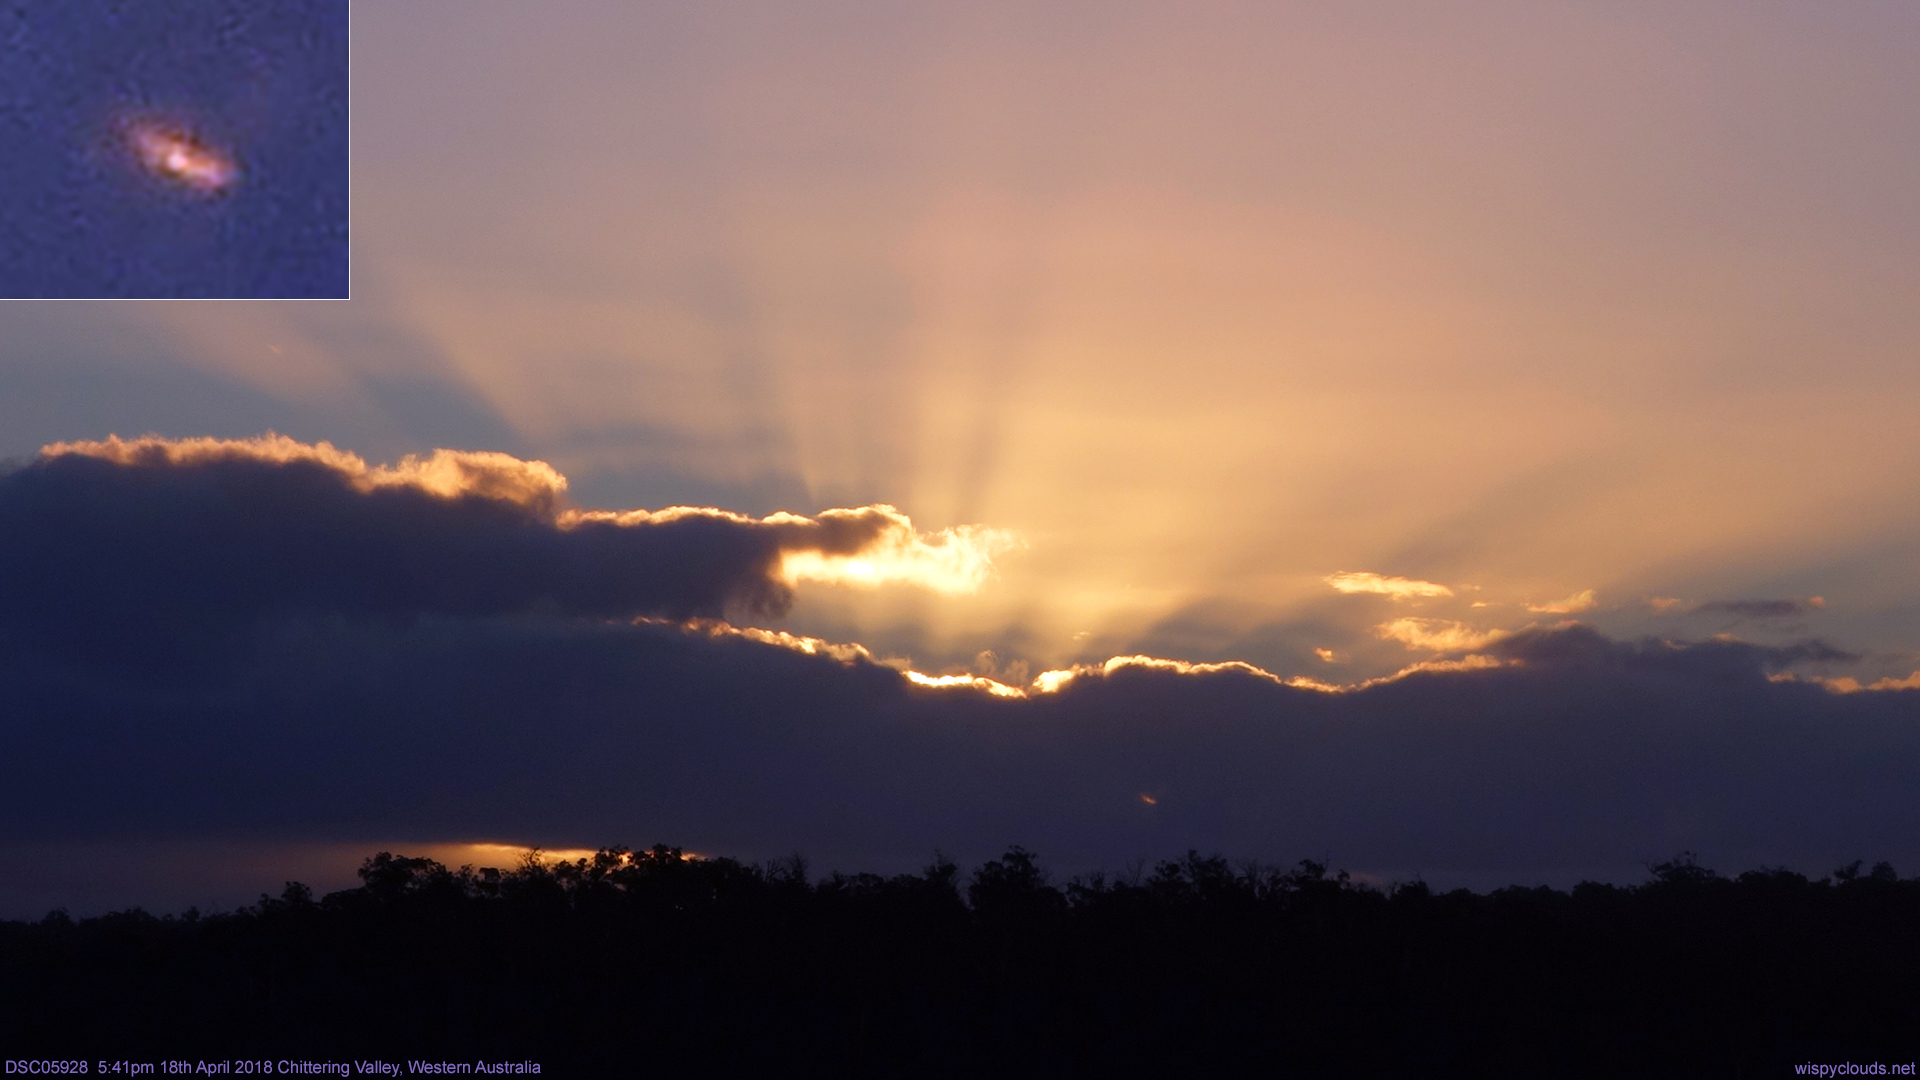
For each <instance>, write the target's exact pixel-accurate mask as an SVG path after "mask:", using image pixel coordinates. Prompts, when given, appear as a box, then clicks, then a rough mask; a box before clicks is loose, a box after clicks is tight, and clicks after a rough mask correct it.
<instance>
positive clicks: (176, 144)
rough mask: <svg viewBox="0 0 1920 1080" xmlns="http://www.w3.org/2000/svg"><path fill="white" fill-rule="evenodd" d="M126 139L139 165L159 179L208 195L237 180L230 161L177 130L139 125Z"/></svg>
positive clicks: (234, 169) (148, 124) (211, 148)
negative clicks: (130, 142) (137, 157)
mask: <svg viewBox="0 0 1920 1080" xmlns="http://www.w3.org/2000/svg"><path fill="white" fill-rule="evenodd" d="M130 136H131V138H132V141H133V148H134V152H135V153H136V154H138V155H139V158H140V164H141V165H143V166H145V167H146V169H147V170H148V171H149V172H151V173H153V174H155V175H157V176H159V177H161V178H163V179H166V180H171V181H173V182H174V183H177V184H180V185H183V186H185V187H188V188H191V189H193V190H195V191H199V192H203V193H207V194H212V193H214V192H219V191H223V190H225V189H227V188H228V187H231V186H232V185H233V183H234V181H235V180H237V179H238V178H239V175H240V170H239V168H238V167H237V166H236V165H234V163H233V159H232V158H230V157H228V156H227V155H226V154H223V153H221V152H220V151H219V150H217V149H215V148H214V147H212V146H209V145H207V144H206V143H205V142H203V141H201V140H199V139H196V138H194V137H193V136H192V135H189V134H187V133H186V132H184V131H182V130H180V129H179V128H175V127H169V126H165V125H161V124H154V123H144V122H143V123H137V124H134V125H133V126H132V128H131V131H130Z"/></svg>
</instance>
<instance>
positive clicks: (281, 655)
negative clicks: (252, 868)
mask: <svg viewBox="0 0 1920 1080" xmlns="http://www.w3.org/2000/svg"><path fill="white" fill-rule="evenodd" d="M336 455H338V452H337V451H332V450H331V449H330V448H324V447H319V446H306V447H303V446H301V445H300V444H290V443H286V442H274V441H271V440H266V441H260V442H257V443H247V444H210V443H209V444H204V445H198V444H196V445H194V446H183V445H181V444H164V445H163V444H158V443H155V444H151V445H149V446H147V447H146V448H144V449H143V448H140V447H137V446H135V445H134V444H126V443H123V444H120V445H119V448H117V449H115V448H113V446H112V444H99V446H98V447H95V448H91V449H87V450H62V451H59V452H49V453H47V454H46V455H43V456H42V457H41V458H40V459H38V460H36V461H34V462H32V463H30V464H28V465H27V466H25V467H23V468H21V469H19V470H17V471H15V472H12V473H9V474H7V475H5V476H4V477H0V567H3V568H4V571H5V572H4V573H3V574H0V591H4V594H5V595H4V597H0V700H4V701H5V702H6V703H7V708H6V709H5V710H4V711H0V820H5V821H6V822H8V825H9V829H10V833H11V835H12V836H13V837H15V838H16V839H17V840H18V839H30V840H32V841H33V842H35V843H42V844H56V843H68V842H71V843H76V844H79V843H103V842H109V841H111V842H116V843H123V844H131V845H140V844H147V843H155V844H159V843H209V844H211V843H228V842H232V843H241V842H265V843H276V844H277V843H282V842H284V843H290V844H291V843H320V842H325V843H345V842H350V841H355V840H365V841H367V842H376V841H377V842H380V843H388V842H391V841H394V840H396V839H405V838H413V839H415V840H418V841H420V842H422V843H428V842H432V843H446V844H455V843H475V842H494V843H505V842H514V843H541V844H544V845H545V846H548V847H554V848H565V847H590V846H594V845H597V844H601V843H609V842H638V843H648V842H652V841H653V840H669V841H671V842H675V843H680V844H683V845H686V846H688V847H691V848H693V849H696V850H702V851H715V852H725V853H732V854H738V855H741V856H744V857H750V858H753V857H762V856H771V855H777V854H781V853H785V852H790V851H793V850H796V849H798V850H803V851H806V852H808V853H810V854H812V855H814V856H815V857H816V858H817V859H818V860H819V862H820V864H821V865H827V866H842V867H849V868H854V867H857V868H873V867H880V868H885V867H886V866H889V865H893V866H910V865H916V864H917V863H918V861H920V860H923V859H924V858H925V856H926V853H927V852H928V851H929V850H930V849H932V848H934V847H940V848H942V849H944V850H946V851H948V852H950V853H952V854H953V855H955V856H956V857H957V858H961V859H963V860H965V859H978V858H981V857H985V856H987V855H991V854H993V853H994V852H996V851H997V850H999V849H1000V848H1001V846H1003V845H1005V844H1007V843H1010V842H1019V843H1024V844H1028V845H1030V846H1032V847H1034V848H1036V849H1038V850H1040V851H1042V852H1044V853H1046V854H1047V856H1048V857H1049V859H1050V861H1053V862H1054V863H1055V864H1056V865H1060V866H1063V867H1075V866H1079V867H1092V866H1094V865H1099V864H1102V863H1104V864H1106V865H1107V866H1110V867H1112V866H1118V865H1121V864H1123V863H1124V862H1126V861H1127V860H1129V859H1135V858H1139V857H1141V856H1143V855H1152V854H1156V853H1162V852H1168V851H1180V850H1185V849H1187V848H1189V847H1192V848H1198V849H1202V850H1209V851H1214V850H1217V851H1224V852H1228V853H1231V854H1234V855H1236V856H1240V857H1249V858H1262V859H1276V860H1279V859H1289V860H1290V859H1293V858H1298V857H1299V856H1300V855H1301V854H1302V853H1313V854H1323V855H1330V856H1332V857H1336V858H1338V859H1339V860H1340V861H1341V862H1342V863H1343V864H1344V865H1349V866H1351V867H1354V868H1357V869H1365V870H1370V871H1373V872H1378V873H1382V874H1405V873H1412V872H1414V871H1416V870H1417V871H1420V872H1423V873H1426V874H1429V875H1435V876H1437V875H1440V874H1443V873H1446V872H1458V873H1466V872H1482V871H1484V872H1497V873H1501V874H1534V873H1545V872H1548V871H1549V870H1551V869H1552V868H1563V869H1565V868H1573V869H1572V870H1569V871H1568V872H1575V871H1577V872H1579V873H1596V874H1604V873H1608V872H1617V873H1619V874H1623V875H1631V874H1633V873H1636V872H1637V868H1638V866H1639V865H1640V863H1641V861H1642V860H1645V859H1649V858H1657V857H1665V856H1667V855H1670V854H1671V853H1672V852H1673V851H1676V850H1682V849H1686V850H1694V851H1699V852H1701V853H1702V855H1703V856H1704V857H1706V858H1709V859H1711V860H1713V861H1714V862H1716V863H1720V864H1723V865H1735V866H1738V865H1758V864H1761V863H1767V864H1780V863H1788V864H1795V865H1801V866H1805V867H1808V868H1811V869H1815V870H1817V869H1820V868H1822V867H1823V866H1830V865H1833V864H1834V863H1835V862H1836V861H1842V860H1845V859H1850V858H1857V857H1865V856H1872V857H1874V858H1887V859H1892V860H1895V861H1901V860H1905V861H1908V862H1911V861H1912V860H1913V859H1915V858H1920V840H1916V839H1915V837H1914V836H1913V834H1912V830H1911V829H1908V828H1906V827H1905V823H1906V822H1909V821H1911V820H1913V818H1914V816H1915V815H1916V814H1920V785H1916V784H1915V783H1914V781H1913V777H1914V776H1915V775H1920V694H1916V693H1914V692H1912V691H1911V690H1906V689H1894V688H1893V687H1894V686H1895V685H1902V684H1892V683H1889V684H1885V685H1886V686H1887V687H1888V688H1887V689H1880V690H1875V689H1872V688H1868V689H1858V690H1856V691H1855V692H1852V693H1835V692H1833V691H1832V689H1830V688H1829V686H1828V685H1825V684H1821V683H1815V682H1812V681H1805V680H1803V679H1802V678H1800V677H1798V676H1797V675H1796V668H1799V667H1801V666H1803V665H1808V664H1815V665H1832V664H1840V663H1845V662H1847V661H1849V660H1851V659H1853V657H1852V656H1851V654H1848V653H1846V652H1844V651H1842V650H1839V649H1836V648H1834V647H1832V646H1830V645H1827V644H1824V643H1822V642H1818V641H1808V642H1801V643H1798V644H1794V645H1788V646H1773V647H1767V646H1759V645H1753V644H1749V643H1744V642H1739V641H1734V640H1713V641H1706V642H1697V643H1687V642H1666V641H1642V642H1625V641H1619V640H1615V639H1611V638H1608V637H1605V636H1603V635H1601V634H1600V633H1598V632H1597V631H1595V630H1593V629H1591V628H1589V627H1585V626H1580V625H1576V624H1567V625H1562V626H1559V627H1552V628H1539V627H1535V628H1528V629H1525V630H1520V631H1515V632H1512V633H1506V634H1499V633H1497V632H1495V631H1481V630H1477V629H1475V628H1472V627H1470V626H1467V625H1465V624H1461V623H1454V622H1449V621H1446V620H1431V619H1429V620H1420V619H1407V620H1396V621H1395V622H1390V623H1387V624H1384V625H1383V628H1382V629H1383V630H1384V631H1387V633H1386V634H1385V636H1389V637H1393V638H1395V639H1397V640H1402V641H1403V642H1405V643H1407V644H1409V645H1411V646H1416V647H1419V648H1426V649H1432V650H1435V651H1436V652H1437V653H1441V654H1442V655H1440V656H1436V657H1435V658H1434V659H1432V660H1429V661H1427V662H1424V663H1416V664H1413V665H1410V666H1409V667H1407V668H1405V669H1403V670H1402V671H1401V672H1399V673H1397V674H1395V675H1394V676H1392V677H1389V678H1385V679H1378V680H1371V681H1368V682H1363V683H1358V684H1354V685H1346V686H1341V685H1334V684H1330V683H1326V682H1321V681H1318V680H1314V679H1311V678H1307V677H1304V676H1300V675H1294V674H1290V673H1288V672H1285V671H1280V672H1275V671H1269V670H1265V669H1263V668H1260V667H1256V666H1254V665H1251V664H1245V663H1238V662H1222V663H1190V662H1185V661H1181V660H1178V659H1170V658H1165V657H1156V656H1145V655H1139V656H1120V657H1114V658H1112V659H1110V660H1107V661H1105V662H1102V663H1093V664H1084V665H1079V666H1075V667H1072V668H1068V669H1061V670H1057V671H1051V672H1045V673H1042V674H1041V675H1039V676H1037V677H1035V678H1034V679H1033V680H1031V681H1030V682H1028V683H1026V684H1025V685H1016V684H1015V683H1013V682H1008V681H1005V680H1006V679H1008V678H1012V677H1013V676H1008V675H1005V674H1004V672H1003V673H1002V674H1001V676H999V677H989V676H987V675H979V674H958V673H948V674H926V673H919V672H914V671H911V670H905V669H904V665H901V664H899V663H898V662H897V661H892V660H883V659H880V658H876V656H875V655H874V654H873V653H871V652H870V651H869V650H867V649H865V648H863V647H861V646H860V645H858V644H856V643H852V642H830V641H826V640H822V639H819V638H813V637H806V636H802V635H797V634H792V633H789V632H786V631H782V630H779V629H777V628H768V627H756V626H742V625H736V624H735V623H733V622H726V621H720V620H718V619H715V618H711V617H699V613H700V612H702V611H710V610H713V609H716V608H719V607H724V606H727V605H728V604H737V602H738V601H739V599H740V597H741V596H742V595H745V596H746V597H749V598H751V597H754V596H767V595H772V596H778V595H779V593H778V592H777V590H779V589H781V588H784V587H785V585H784V583H783V582H782V581H781V580H780V578H779V572H780V558H781V557H782V555H783V553H784V552H786V551H790V550H796V549H797V550H813V551H823V552H833V553H845V554H853V553H857V552H858V551H859V550H860V548H861V545H863V544H868V543H872V542H874V538H875V537H879V536H884V535H886V534H887V532H888V530H890V529H893V528H896V527H897V526H898V521H897V519H896V517H895V516H894V515H895V513H896V512H893V511H888V510H885V509H883V508H872V507H870V508H866V509H865V510H861V511H849V512H847V513H845V514H842V515H834V516H828V515H821V516H820V517H817V518H795V517H792V516H790V515H785V516H783V515H776V516H775V517H774V518H767V519H750V518H744V517H740V516H737V515H730V514H726V513H724V512H721V511H713V510H705V511H697V510H675V511H665V512H660V513H647V514H644V515H612V516H608V515H600V514H592V513H580V512H575V511H572V510H569V509H568V508H566V507H565V506H563V505H562V498H561V495H562V493H563V491H564V487H563V486H562V484H561V482H559V481H558V480H557V477H556V476H554V475H550V474H549V473H543V472H542V471H540V469H539V468H536V467H534V466H536V465H537V463H528V462H516V461H514V459H511V458H496V457H486V456H481V457H461V458H452V459H447V458H439V459H438V460H439V461H440V464H438V465H436V464H434V462H435V460H436V458H427V459H423V460H421V461H418V462H415V463H413V464H412V465H408V464H407V463H404V462H403V463H401V464H400V465H396V466H392V467H390V468H387V469H384V470H382V469H379V468H370V467H366V466H364V464H355V461H357V459H350V457H349V456H345V455H339V456H336ZM569 515H572V516H569ZM929 543H932V542H931V541H929ZM936 546H937V545H936ZM740 610H751V606H750V605H749V606H747V607H743V608H740ZM636 616H637V617H636ZM1467 650H1472V651H1467ZM1463 651H1465V652H1466V655H1464V656H1458V657H1446V656H1445V655H1444V654H1446V653H1450V652H1463ZM130 656H132V657H134V659H133V660H130V659H129V657H130ZM1785 676H1792V677H1785ZM1142 793H1147V794H1149V795H1151V797H1152V798H1153V799H1154V800H1156V802H1155V804H1154V807H1153V812H1152V813H1151V814H1143V813H1141V808H1142V805H1143V804H1142V803H1141V801H1140V798H1139V796H1140V795H1141V794H1142Z"/></svg>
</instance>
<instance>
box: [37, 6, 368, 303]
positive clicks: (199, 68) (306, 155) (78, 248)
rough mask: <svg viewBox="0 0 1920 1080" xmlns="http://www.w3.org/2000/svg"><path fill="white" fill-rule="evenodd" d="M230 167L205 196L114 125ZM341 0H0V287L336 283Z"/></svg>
mask: <svg viewBox="0 0 1920 1080" xmlns="http://www.w3.org/2000/svg"><path fill="white" fill-rule="evenodd" d="M139 115H147V116H163V117H168V118H171V119H175V120H178V121H182V122H184V123H185V124H186V125H187V126H188V127H189V128H190V129H191V130H193V131H195V132H197V133H199V134H201V135H202V136H203V137H205V138H206V139H207V140H208V141H209V142H211V143H213V144H214V145H217V146H219V147H221V148H223V149H226V150H228V151H229V152H231V153H232V154H233V155H234V156H235V157H236V158H237V159H238V161H239V162H240V169H241V176H240V181H239V183H238V184H237V185H236V186H235V187H234V188H233V189H232V190H230V191H228V192H226V193H224V194H221V195H217V196H213V197H207V196H204V195H193V194H189V193H185V192H182V191H180V190H179V189H177V188H172V187H170V186H169V185H167V184H166V183H164V182H162V181H159V180H158V179H156V178H155V177H152V176H150V175H147V174H144V173H142V172H141V171H140V170H139V169H138V168H137V167H135V166H134V165H133V163H132V160H131V156H130V154H129V152H128V150H127V148H126V146H125V145H124V137H123V135H122V133H121V131H120V129H119V127H118V125H120V124H122V123H124V121H125V120H126V119H127V118H128V117H131V116H139ZM347 189H348V177H347V2H346V0H272V2H242V0H12V2H6V3H0V298H4V297H46V298H52V297H261V298H266V297H344V296H346V295H347V245H348V237H347Z"/></svg>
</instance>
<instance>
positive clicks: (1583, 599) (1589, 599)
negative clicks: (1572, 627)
mask: <svg viewBox="0 0 1920 1080" xmlns="http://www.w3.org/2000/svg"><path fill="white" fill-rule="evenodd" d="M1595 603H1596V601H1595V600H1594V598H1593V590H1592V589H1584V590H1582V591H1580V592H1577V593H1574V594H1573V595H1572V596H1569V597H1567V598H1566V599H1565V600H1555V601H1553V602H1552V603H1548V604H1528V605H1527V610H1528V611H1531V612H1535V613H1536V614H1541V615H1571V614H1574V613H1575V612H1580V611H1589V610H1591V609H1592V608H1593V606H1594V604H1595Z"/></svg>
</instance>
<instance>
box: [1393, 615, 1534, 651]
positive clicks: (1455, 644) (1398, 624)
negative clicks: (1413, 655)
mask: <svg viewBox="0 0 1920 1080" xmlns="http://www.w3.org/2000/svg"><path fill="white" fill-rule="evenodd" d="M1373 632H1374V633H1375V634H1377V635H1379V636H1380V637H1382V638H1385V639H1387V640H1389V641H1398V642H1400V643H1401V644H1403V645H1405V646H1406V647H1407V648H1409V649H1432V650H1433V651H1434V652H1473V651H1474V650H1476V649H1484V648H1486V647H1487V646H1488V645H1491V644H1493V643H1494V642H1496V641H1499V640H1500V639H1501V638H1504V637H1507V636H1509V634H1508V631H1505V630H1479V629H1476V628H1474V627H1472V626H1469V625H1467V624H1466V623H1463V622H1457V621H1455V620H1452V619H1422V618H1402V619H1394V620H1392V621H1390V622H1384V623H1381V624H1380V625H1379V626H1376V627H1374V628H1373Z"/></svg>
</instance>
